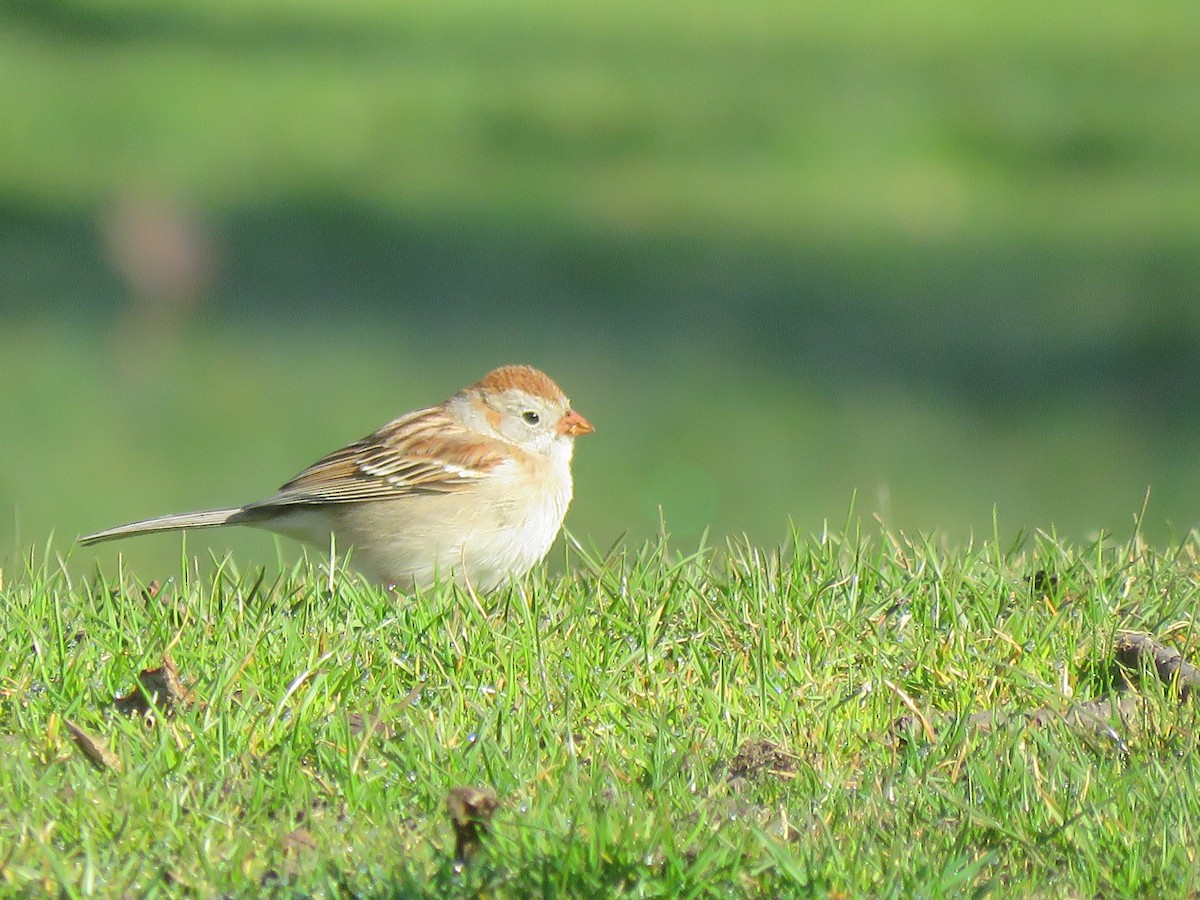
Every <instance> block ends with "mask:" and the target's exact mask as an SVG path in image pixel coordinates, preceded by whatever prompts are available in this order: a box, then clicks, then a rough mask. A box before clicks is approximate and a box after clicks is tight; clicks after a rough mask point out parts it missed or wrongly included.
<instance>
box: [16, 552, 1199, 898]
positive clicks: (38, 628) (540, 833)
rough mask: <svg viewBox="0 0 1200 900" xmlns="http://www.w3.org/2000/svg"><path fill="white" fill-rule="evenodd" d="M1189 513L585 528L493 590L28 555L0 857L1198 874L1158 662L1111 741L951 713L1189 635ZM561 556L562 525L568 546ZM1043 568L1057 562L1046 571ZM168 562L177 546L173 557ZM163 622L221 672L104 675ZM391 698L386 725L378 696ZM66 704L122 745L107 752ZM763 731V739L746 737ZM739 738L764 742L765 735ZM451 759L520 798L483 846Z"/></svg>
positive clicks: (191, 655)
mask: <svg viewBox="0 0 1200 900" xmlns="http://www.w3.org/2000/svg"><path fill="white" fill-rule="evenodd" d="M1198 549H1200V548H1198V545H1197V543H1196V542H1195V540H1194V539H1189V540H1187V541H1185V542H1183V543H1181V544H1177V545H1174V546H1172V547H1171V548H1169V549H1168V550H1166V551H1161V552H1160V551H1155V550H1153V549H1151V548H1149V547H1148V546H1146V545H1145V544H1143V543H1142V542H1141V541H1140V540H1139V539H1137V538H1133V539H1131V540H1129V541H1123V542H1109V543H1104V544H1099V543H1098V544H1093V545H1083V546H1079V547H1073V546H1071V545H1069V544H1065V543H1060V542H1057V541H1055V540H1053V539H1051V538H1049V537H1045V536H1038V537H1036V538H1032V539H1030V540H1029V541H1027V542H1025V543H1024V545H1022V546H1007V545H1003V544H996V543H995V542H994V541H986V542H979V543H977V544H975V545H972V546H962V547H959V548H957V549H946V548H945V547H943V546H942V545H941V544H940V543H939V542H937V541H931V540H909V539H906V538H905V537H903V536H901V535H897V534H892V533H886V532H880V533H875V534H871V535H869V536H864V535H860V534H858V533H856V532H853V531H852V532H848V533H837V532H825V533H822V534H819V535H814V536H811V537H803V536H801V537H798V538H797V539H796V540H795V541H794V542H793V543H792V544H791V545H790V546H789V547H788V548H787V549H784V550H782V551H779V550H766V549H758V548H752V547H749V546H735V547H733V548H731V549H730V550H729V551H728V552H725V553H719V554H714V553H713V552H711V551H708V550H703V549H702V550H700V551H698V552H695V553H685V554H681V553H679V552H677V551H672V550H671V549H669V548H668V547H667V546H666V545H664V544H663V543H662V542H653V543H651V544H648V545H647V546H645V547H644V548H642V549H640V550H634V549H618V550H615V551H614V552H612V553H610V554H609V555H608V556H607V558H604V557H603V555H602V554H598V553H595V552H591V551H589V552H586V553H585V552H583V551H582V550H574V551H571V552H569V553H568V556H567V560H566V565H565V568H566V570H567V571H568V572H569V574H568V575H566V576H564V577H561V578H560V577H546V576H544V575H535V576H534V577H532V578H531V579H530V580H529V582H528V583H526V584H523V585H521V586H519V587H517V588H514V589H511V590H505V591H501V592H499V593H498V594H496V595H494V596H492V597H489V598H484V599H477V598H472V597H468V596H466V595H464V594H462V593H459V592H454V591H448V590H443V591H434V592H430V593H428V594H426V595H423V596H419V597H413V598H408V599H398V598H396V597H394V596H390V595H387V594H385V593H383V592H381V591H379V590H377V589H374V588H371V587H367V586H364V585H363V584H361V583H360V582H359V581H358V580H357V578H356V577H355V576H353V575H352V574H348V573H347V572H345V571H343V570H342V569H340V568H338V569H336V570H335V573H334V577H333V579H332V590H330V589H329V586H330V582H329V577H328V573H327V569H326V567H325V566H324V565H323V564H322V565H321V566H320V567H319V568H318V567H316V566H314V567H311V568H310V567H308V566H306V565H304V566H301V567H299V568H296V569H293V570H286V571H284V572H283V574H282V575H277V574H276V573H275V570H274V569H273V568H268V569H267V570H266V571H265V572H264V571H262V570H259V569H254V568H246V569H240V568H239V566H238V564H235V563H234V562H232V561H229V560H225V561H222V563H221V565H220V566H219V567H218V569H217V570H216V572H215V573H213V574H211V575H208V574H200V573H198V572H197V570H196V569H195V568H194V566H193V565H192V564H188V565H186V566H184V567H183V568H179V567H177V574H176V575H175V577H174V578H173V579H171V580H170V581H169V582H168V583H167V584H166V585H165V586H164V587H163V589H162V591H161V593H160V594H159V595H158V596H157V597H149V596H148V595H147V594H146V593H145V591H144V590H143V588H142V585H141V583H140V581H139V577H138V576H139V575H141V576H144V575H145V573H135V572H129V571H124V572H117V571H113V570H111V569H109V570H106V571H104V572H103V573H102V574H97V575H95V576H89V577H87V578H81V577H79V576H77V575H73V574H71V572H70V570H69V569H64V568H62V567H61V566H60V565H58V564H57V563H55V562H53V561H51V560H40V559H37V558H31V560H30V561H29V562H28V564H27V565H24V566H17V567H15V568H12V567H9V568H6V569H5V571H4V573H3V574H4V585H3V588H2V589H0V610H2V612H0V637H2V640H0V647H2V648H3V650H2V651H0V652H2V654H3V655H2V656H0V691H2V696H3V703H2V705H0V740H3V742H4V744H5V747H6V752H5V761H4V764H3V766H0V834H2V835H3V838H2V843H0V881H2V883H3V884H5V885H7V889H17V888H20V889H25V890H31V889H36V888H37V887H38V886H42V887H43V888H44V889H46V890H48V891H57V890H59V889H62V890H63V891H65V893H66V894H67V895H86V894H92V893H94V894H99V895H111V896H116V895H119V894H121V893H122V892H126V893H133V894H143V893H154V892H166V893H172V894H178V893H182V892H184V891H185V890H192V891H195V892H197V893H199V894H200V895H215V894H220V893H224V892H230V893H233V894H242V895H244V894H254V893H258V892H261V891H262V890H263V889H264V887H269V888H271V889H273V890H278V891H279V892H280V893H312V892H316V893H325V894H334V893H342V894H350V895H370V896H395V895H406V894H417V893H425V894H429V895H438V896H441V895H446V894H454V895H476V894H477V893H478V892H480V891H483V892H485V893H487V894H488V895H491V896H539V897H540V896H585V895H592V896H611V895H630V896H702V895H713V894H728V893H734V894H739V895H761V896H779V895H785V896H790V895H796V894H814V895H826V894H833V895H841V896H929V897H937V896H949V895H961V894H964V893H978V892H981V891H987V890H996V891H1002V892H1004V893H1005V894H1007V895H1035V896H1070V897H1075V896H1096V895H1106V896H1116V895H1119V896H1129V895H1142V896H1180V895H1183V894H1186V893H1188V892H1190V891H1194V890H1195V889H1196V888H1197V880H1198V879H1200V867H1198V866H1197V863H1196V860H1195V856H1194V847H1195V845H1196V839H1197V837H1198V833H1197V826H1198V824H1200V800H1198V799H1197V795H1196V792H1195V791H1194V790H1192V788H1191V786H1192V785H1193V784H1194V783H1195V780H1196V778H1197V776H1198V775H1200V772H1198V770H1197V757H1196V754H1195V752H1194V744H1195V729H1196V724H1197V723H1196V721H1195V715H1194V712H1193V711H1192V710H1191V709H1190V708H1188V707H1180V706H1178V705H1177V704H1176V703H1175V701H1174V700H1172V699H1171V698H1170V697H1169V696H1168V695H1167V691H1165V690H1164V689H1162V688H1155V687H1151V688H1150V689H1149V690H1148V693H1147V702H1146V705H1145V707H1144V710H1145V712H1144V714H1143V715H1142V716H1141V717H1140V718H1139V719H1138V721H1136V722H1132V723H1130V724H1129V725H1128V726H1125V725H1121V724H1120V723H1117V725H1116V727H1117V728H1118V729H1120V731H1121V737H1122V739H1123V740H1122V741H1121V742H1115V741H1112V740H1109V739H1095V738H1087V737H1083V736H1080V735H1077V734H1075V733H1074V732H1072V731H1070V730H1069V729H1067V728H1066V727H1064V726H1051V727H1048V728H1045V729H1042V730H1027V729H1023V728H1020V727H1016V726H1014V727H1010V728H1006V729H1001V730H999V731H997V732H995V733H991V734H983V733H978V732H968V731H965V730H963V729H961V728H958V727H955V726H953V725H950V724H947V725H944V726H943V727H942V728H941V729H940V731H939V733H938V735H937V739H936V740H935V741H934V742H932V743H930V742H927V741H924V740H918V741H913V742H912V743H909V744H906V745H897V744H896V743H895V741H893V739H892V737H891V728H892V723H893V722H894V720H895V719H896V718H897V717H899V716H901V715H903V714H906V713H907V712H908V711H909V707H908V706H907V705H906V703H905V702H904V700H903V698H904V697H907V698H910V699H911V702H912V703H913V704H914V705H915V706H916V707H917V708H919V709H920V710H922V712H923V713H925V714H927V715H930V716H933V715H935V714H946V715H947V716H950V717H954V716H960V715H964V714H967V713H970V712H973V711H977V710H1004V711H1009V712H1013V711H1018V710H1031V709H1033V708H1036V707H1042V706H1058V707H1062V706H1065V705H1067V704H1069V703H1070V702H1072V701H1073V700H1078V699H1085V698H1088V697H1091V696H1096V695H1098V694H1100V693H1103V692H1104V691H1105V690H1107V688H1108V686H1109V680H1108V677H1107V675H1106V674H1105V663H1106V660H1108V658H1109V653H1110V650H1111V642H1112V639H1113V636H1114V634H1115V633H1116V631H1117V630H1118V629H1123V628H1132V629H1145V630H1149V631H1152V632H1154V633H1155V634H1157V635H1158V636H1160V638H1162V639H1164V640H1167V641H1168V642H1172V643H1174V644H1176V645H1177V646H1179V647H1180V648H1181V649H1182V651H1183V652H1184V653H1185V655H1188V656H1193V657H1194V656H1195V645H1196V635H1195V634H1194V632H1193V629H1192V621H1193V618H1194V615H1195V610H1196V605H1197V601H1198V600H1200V581H1198V579H1197V577H1196V574H1195V573H1196V563H1197V559H1196V557H1197V550H1198ZM560 555H561V553H560ZM1038 570H1044V571H1047V572H1050V573H1053V574H1054V575H1056V576H1057V578H1058V581H1057V584H1056V585H1055V586H1054V587H1053V589H1051V591H1050V593H1049V594H1041V593H1039V592H1035V591H1033V590H1031V588H1030V584H1029V582H1028V581H1027V576H1030V575H1031V574H1033V573H1034V572H1036V571H1038ZM160 574H161V573H160ZM168 651H169V653H170V655H171V656H172V658H173V659H174V661H175V663H176V664H177V666H178V668H179V671H180V673H181V675H182V676H183V678H184V679H185V680H186V681H188V682H190V684H191V686H192V687H193V688H194V690H195V692H196V693H197V694H198V695H199V697H200V698H201V699H202V701H203V702H202V703H198V704H195V705H191V706H188V707H185V708H183V709H181V710H180V711H179V712H178V714H177V715H176V716H175V717H174V718H171V719H167V720H165V721H162V722H159V723H158V724H156V725H146V724H144V723H143V722H141V721H140V720H127V719H123V718H121V717H119V716H117V715H115V714H114V712H113V710H112V706H111V700H112V698H113V696H114V695H115V694H119V693H124V692H126V691H127V690H128V689H129V688H130V687H131V686H132V685H133V683H134V679H135V677H136V675H137V673H138V672H139V670H141V669H143V668H146V667H152V666H156V665H158V664H159V663H160V661H161V659H162V657H163V654H164V653H165V652H168ZM356 715H357V716H364V717H367V719H368V721H371V720H373V719H375V718H378V719H379V720H381V721H382V722H383V724H384V725H385V726H386V728H385V729H384V730H381V731H378V732H374V733H371V732H369V731H363V730H362V729H359V728H357V727H355V723H354V719H353V717H355V716H356ZM66 719H70V720H72V721H74V722H76V723H78V724H79V725H80V726H81V727H83V728H84V729H86V730H87V731H89V732H90V733H91V734H92V735H95V736H99V737H101V738H102V739H103V740H105V741H106V742H107V743H108V744H109V746H110V747H111V749H112V750H113V751H114V752H115V753H116V754H117V755H118V756H119V758H120V761H121V769H120V771H119V772H116V771H111V770H99V769H97V768H95V767H93V766H92V765H91V764H89V763H88V762H87V761H86V760H85V759H84V758H83V756H82V755H81V753H80V752H79V751H78V750H77V749H76V748H75V746H74V745H73V744H72V742H71V741H70V740H69V739H68V738H67V736H66V734H65V726H64V721H65V720H66ZM748 741H769V742H771V744H772V745H773V746H774V748H775V754H774V755H773V756H771V757H770V759H769V765H767V766H765V767H762V768H758V769H756V768H755V767H753V766H749V767H748V769H747V770H745V771H742V770H740V769H738V768H737V767H735V766H734V765H733V763H734V760H735V756H736V755H737V754H738V751H739V748H741V747H743V746H744V745H745V744H746V742H748ZM743 768H745V767H743ZM456 785H477V786H490V787H492V788H494V789H495V790H496V792H497V793H498V794H499V796H500V798H501V807H500V810H499V812H498V813H497V814H496V817H495V820H494V823H493V825H494V827H493V833H492V835H491V837H490V839H489V840H488V841H487V843H486V845H485V848H484V851H483V853H482V855H481V856H480V857H479V858H478V859H477V860H476V861H475V862H474V863H473V864H472V865H470V866H468V867H466V868H462V867H460V866H457V865H456V864H455V861H454V859H453V839H452V837H451V832H450V827H449V824H448V820H447V818H446V815H445V812H444V803H445V797H446V795H447V792H448V791H449V790H450V789H451V788H452V787H454V786H456Z"/></svg>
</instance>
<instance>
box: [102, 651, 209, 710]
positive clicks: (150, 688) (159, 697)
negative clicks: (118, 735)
mask: <svg viewBox="0 0 1200 900" xmlns="http://www.w3.org/2000/svg"><path fill="white" fill-rule="evenodd" d="M193 700H194V698H193V696H192V694H191V691H189V690H188V689H187V688H186V687H184V686H183V684H182V683H181V682H180V680H179V670H178V669H176V668H175V663H174V661H173V660H172V659H171V657H170V656H169V655H164V656H163V664H162V665H161V666H159V667H158V668H157V669H143V670H142V673H141V674H140V675H138V683H137V687H135V688H134V689H133V690H132V691H130V692H129V693H128V694H126V695H125V696H124V697H118V698H117V699H116V700H114V701H113V705H114V706H116V708H117V709H118V710H119V711H120V712H122V713H124V714H125V715H128V716H146V715H149V714H150V713H152V712H153V711H154V710H156V709H157V710H160V711H161V712H162V713H163V715H166V716H170V715H173V714H174V712H175V710H176V709H177V708H178V707H179V706H183V705H186V704H189V703H191V702H193Z"/></svg>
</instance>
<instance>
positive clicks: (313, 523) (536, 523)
mask: <svg viewBox="0 0 1200 900" xmlns="http://www.w3.org/2000/svg"><path fill="white" fill-rule="evenodd" d="M593 430H594V429H593V428H592V425H591V423H590V422H588V420H587V419H585V418H584V417H583V416H581V415H580V414H579V413H577V412H575V410H573V409H572V408H571V403H570V401H569V400H568V399H567V398H566V396H565V395H564V394H563V392H562V390H560V389H559V387H558V385H557V384H555V383H554V382H553V381H552V380H551V379H550V378H549V376H547V375H546V374H545V373H543V372H540V371H538V370H537V369H535V368H533V367H531V366H503V367H501V368H499V369H495V370H493V371H491V372H489V373H488V374H487V375H485V376H484V377H483V378H481V379H480V380H479V381H477V382H475V383H474V384H472V385H469V386H468V387H465V388H463V389H462V390H461V391H459V392H458V393H456V394H454V395H453V396H452V397H450V398H449V399H448V400H446V401H445V402H443V403H440V404H438V405H437V406H431V407H428V408H427V409H418V410H416V411H414V412H410V413H408V414H406V415H403V416H400V418H398V419H393V420H392V421H391V422H388V423H387V424H386V425H384V426H383V427H381V428H379V429H378V430H377V431H375V432H373V433H371V434H369V435H367V436H366V437H364V438H362V439H361V440H358V441H355V442H354V443H352V444H348V445H347V446H345V447H343V448H342V449H340V450H335V451H334V452H333V453H330V454H329V455H328V456H326V457H324V458H322V459H320V460H318V461H317V462H315V463H313V464H312V465H311V466H309V467H308V468H307V469H305V470H304V471H303V472H301V473H300V474H299V475H297V476H296V477H295V478H293V479H292V480H291V481H289V482H287V484H285V485H283V487H281V488H280V489H279V490H278V491H277V492H276V493H274V494H272V495H271V496H269V497H267V498H265V499H263V500H258V501H256V502H254V503H248V504H246V505H245V506H233V507H228V508H225V509H210V510H203V511H200V512H189V513H174V514H171V515H165V516H157V517H155V518H152V519H144V520H142V521H138V522H131V523H129V524H128V525H118V526H116V527H115V528H108V529H105V530H104V531H97V532H95V533H94V534H89V535H85V536H83V537H81V538H79V542H80V543H81V544H84V545H88V544H96V543H99V542H101V541H108V540H113V539H114V538H122V537H129V536H131V535H137V534H153V533H156V532H160V531H175V530H179V529H184V528H212V527H216V526H219V525H249V526H251V527H254V528H262V529H265V530H267V531H271V532H274V533H276V534H281V535H284V536H286V537H289V538H294V539H296V540H300V541H303V542H305V543H308V544H312V545H314V546H316V547H319V548H322V549H324V548H328V547H329V546H330V540H331V537H332V539H333V541H334V546H336V547H339V548H342V547H353V552H352V553H351V554H350V559H351V564H352V565H353V566H354V567H355V568H357V569H359V570H360V571H362V572H363V573H364V574H366V575H367V576H369V577H370V578H372V579H374V580H375V581H378V582H380V583H382V584H384V585H386V586H388V587H394V588H396V589H397V590H401V591H404V592H411V591H414V590H419V589H425V588H428V587H431V586H433V585H434V584H437V583H444V582H454V583H457V584H459V585H463V586H469V587H470V588H473V589H475V590H478V591H482V592H487V591H492V590H495V589H496V588H499V587H501V586H503V585H505V584H507V583H509V581H510V580H512V579H516V578H519V577H521V576H522V575H524V574H525V573H526V572H528V571H529V570H530V569H532V568H533V567H534V566H535V565H537V564H538V563H539V562H541V561H542V559H544V558H545V556H546V553H547V552H548V551H549V550H550V545H551V544H553V543H554V539H555V537H556V536H557V535H558V532H559V530H560V529H561V527H562V523H563V517H564V516H565V515H566V512H567V506H568V505H569V504H570V502H571V494H572V482H571V456H572V453H573V451H574V449H575V438H576V437H578V436H580V435H583V434H590V433H591V432H592V431H593Z"/></svg>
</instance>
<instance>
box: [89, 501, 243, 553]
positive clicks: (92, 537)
mask: <svg viewBox="0 0 1200 900" xmlns="http://www.w3.org/2000/svg"><path fill="white" fill-rule="evenodd" d="M241 511H242V510H241V508H240V507H237V508H234V509H208V510H204V511H202V512H190V513H173V514H171V515H168V516H155V517H154V518H153V519H143V520H142V521H140V522H130V523H129V524H128V525H118V526H117V527H116V528H106V529H105V530H104V531H97V532H95V533H94V534H88V535H84V536H83V537H81V538H80V539H79V543H81V544H83V545H84V546H87V545H88V544H98V543H100V542H101V541H111V540H114V539H116V538H123V537H130V536H131V535H135V534H155V533H157V532H159V531H178V530H179V529H181V528H214V527H216V526H218V525H228V524H230V519H232V518H233V517H234V516H236V515H237V514H238V513H240V512H241Z"/></svg>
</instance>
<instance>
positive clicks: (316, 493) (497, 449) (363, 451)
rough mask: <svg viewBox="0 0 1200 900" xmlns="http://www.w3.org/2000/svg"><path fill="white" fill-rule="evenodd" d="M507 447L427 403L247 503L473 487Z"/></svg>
mask: <svg viewBox="0 0 1200 900" xmlns="http://www.w3.org/2000/svg"><path fill="white" fill-rule="evenodd" d="M506 453H507V451H506V448H504V446H503V445H502V444H500V442H499V441H495V440H490V439H486V438H480V436H479V435H477V434H474V433H470V432H468V431H466V429H464V428H463V427H462V426H461V425H460V424H459V423H458V422H457V421H456V420H455V419H453V418H451V417H450V416H449V415H447V414H446V412H445V410H444V409H442V408H441V407H433V408H431V409H422V410H418V411H417V412H413V413H409V414H408V415H406V416H401V417H400V418H399V419H395V420H393V421H391V422H389V423H388V424H387V425H384V426H383V427H382V428H380V429H379V430H378V431H376V432H375V433H374V434H370V435H368V436H367V437H365V438H363V439H362V440H359V441H355V442H354V443H353V444H349V445H347V446H346V447H343V448H342V449H340V450H335V451H334V452H333V453H330V454H329V455H328V456H326V457H324V458H323V459H320V460H318V461H317V462H315V463H313V464H312V465H311V466H309V467H308V468H307V469H305V470H304V471H303V472H301V473H300V474H299V475H297V476H296V477H295V478H293V479H292V480H291V481H289V482H288V483H287V484H285V485H283V487H281V488H280V489H279V491H278V493H276V494H274V495H273V496H271V497H267V498H266V499H264V500H260V501H259V502H257V503H253V504H251V505H250V506H248V507H246V509H247V510H248V511H250V510H253V509H256V508H262V507H271V506H290V505H304V504H310V503H356V502H361V501H364V500H394V499H398V498H400V497H406V496H412V495H414V494H450V493H454V492H456V491H465V490H470V489H471V488H472V487H473V486H474V485H476V484H478V482H479V480H480V479H481V478H484V477H485V476H487V474H488V473H489V472H491V470H492V469H494V468H495V467H496V466H498V465H499V464H500V463H502V462H503V461H504V459H505V458H506Z"/></svg>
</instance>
